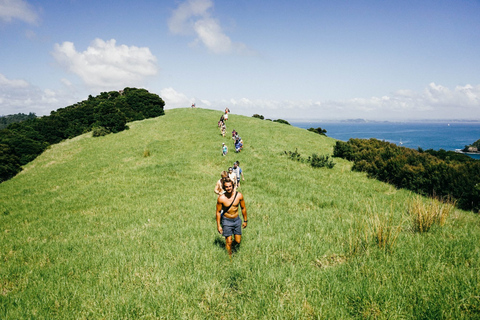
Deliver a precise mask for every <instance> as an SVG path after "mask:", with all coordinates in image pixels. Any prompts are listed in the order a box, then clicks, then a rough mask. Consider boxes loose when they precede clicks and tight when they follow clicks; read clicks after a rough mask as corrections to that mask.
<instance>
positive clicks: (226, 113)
mask: <svg viewBox="0 0 480 320" xmlns="http://www.w3.org/2000/svg"><path fill="white" fill-rule="evenodd" d="M229 112H230V109H228V108H225V114H224V115H223V119H225V121H227V120H228V113H229Z"/></svg>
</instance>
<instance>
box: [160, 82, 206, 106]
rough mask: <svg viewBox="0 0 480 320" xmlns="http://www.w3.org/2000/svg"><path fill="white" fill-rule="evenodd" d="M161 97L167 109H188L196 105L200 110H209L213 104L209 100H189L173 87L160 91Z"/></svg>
mask: <svg viewBox="0 0 480 320" xmlns="http://www.w3.org/2000/svg"><path fill="white" fill-rule="evenodd" d="M160 97H161V98H162V99H163V101H165V109H175V108H187V107H190V106H192V103H195V105H196V106H197V107H199V108H209V107H211V106H212V103H211V102H210V101H208V100H205V99H197V98H189V97H187V96H186V95H185V94H183V93H180V92H178V91H176V90H175V89H173V88H172V87H169V88H164V89H162V90H160Z"/></svg>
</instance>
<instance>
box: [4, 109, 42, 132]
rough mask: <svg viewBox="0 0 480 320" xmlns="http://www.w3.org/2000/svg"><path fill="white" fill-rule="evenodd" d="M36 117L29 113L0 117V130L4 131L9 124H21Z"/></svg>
mask: <svg viewBox="0 0 480 320" xmlns="http://www.w3.org/2000/svg"><path fill="white" fill-rule="evenodd" d="M36 117H37V116H36V115H35V113H33V112H30V113H29V114H25V113H17V114H9V115H6V116H1V117H0V130H1V129H5V128H6V127H8V125H9V124H11V123H16V122H22V121H25V120H28V119H35V118H36Z"/></svg>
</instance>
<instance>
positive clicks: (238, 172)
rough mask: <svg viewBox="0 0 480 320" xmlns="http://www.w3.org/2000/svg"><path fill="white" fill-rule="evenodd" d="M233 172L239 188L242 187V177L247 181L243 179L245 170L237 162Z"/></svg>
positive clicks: (234, 164)
mask: <svg viewBox="0 0 480 320" xmlns="http://www.w3.org/2000/svg"><path fill="white" fill-rule="evenodd" d="M233 172H234V173H235V175H236V176H237V188H239V187H240V177H241V178H242V180H243V181H245V178H244V177H243V170H242V168H240V162H238V161H235V162H234V163H233Z"/></svg>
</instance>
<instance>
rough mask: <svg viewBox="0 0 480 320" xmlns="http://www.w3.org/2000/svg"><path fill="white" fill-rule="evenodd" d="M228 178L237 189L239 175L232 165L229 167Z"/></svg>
mask: <svg viewBox="0 0 480 320" xmlns="http://www.w3.org/2000/svg"><path fill="white" fill-rule="evenodd" d="M228 178H229V179H230V180H232V182H233V187H234V188H235V189H236V188H237V175H236V174H235V172H233V168H232V167H230V168H228Z"/></svg>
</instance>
